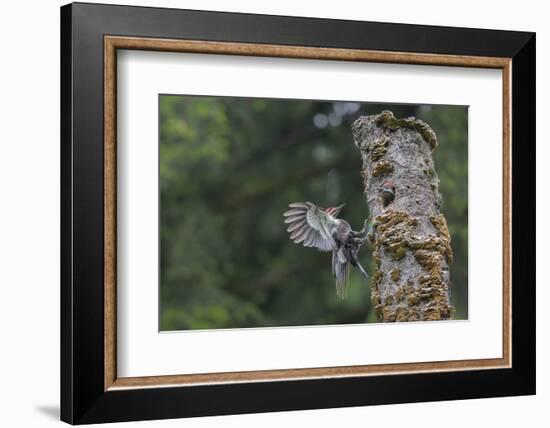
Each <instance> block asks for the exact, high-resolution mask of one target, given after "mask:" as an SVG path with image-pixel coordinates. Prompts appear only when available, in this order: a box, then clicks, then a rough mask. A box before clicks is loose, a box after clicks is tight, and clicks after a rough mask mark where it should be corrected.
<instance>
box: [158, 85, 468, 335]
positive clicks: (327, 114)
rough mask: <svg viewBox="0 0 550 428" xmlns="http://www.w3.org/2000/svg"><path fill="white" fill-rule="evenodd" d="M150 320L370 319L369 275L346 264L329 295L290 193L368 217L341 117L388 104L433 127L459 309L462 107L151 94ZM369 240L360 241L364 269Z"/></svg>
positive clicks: (206, 324) (187, 325) (462, 285)
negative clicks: (341, 284) (156, 298)
mask: <svg viewBox="0 0 550 428" xmlns="http://www.w3.org/2000/svg"><path fill="white" fill-rule="evenodd" d="M159 103H160V203H161V205H160V217H161V224H160V240H161V261H160V263H161V275H160V296H161V299H160V329H161V330H182V329H212V328H242V327H266V326H291V325H314V324H345V323H364V322H375V321H376V319H375V318H374V313H373V310H372V308H371V307H370V290H369V284H368V283H367V282H366V281H365V280H363V279H362V278H361V277H360V276H359V274H357V273H356V272H353V273H352V276H351V284H350V295H349V297H348V299H347V300H344V301H342V300H339V299H338V298H337V297H336V293H335V287H334V281H333V278H332V275H331V268H330V263H331V261H330V260H331V259H330V257H331V256H330V254H329V253H322V252H318V251H315V250H313V249H308V248H303V247H301V246H298V245H295V244H293V243H292V242H291V241H290V240H289V238H288V234H287V232H286V227H285V225H284V224H283V218H282V213H283V212H284V211H285V210H286V207H287V205H288V203H290V202H293V201H303V200H309V201H312V202H315V203H318V204H319V205H321V206H334V205H336V204H340V203H343V202H345V203H346V204H347V205H346V207H345V208H344V210H343V211H342V213H341V216H342V217H343V218H345V219H346V220H348V221H349V222H350V224H351V225H352V227H354V228H355V229H360V228H361V227H362V223H363V220H364V219H365V218H367V217H368V214H369V213H368V208H367V203H366V201H365V198H364V197H363V187H362V179H361V175H360V171H361V160H360V155H359V151H358V150H357V149H356V148H355V145H354V144H353V138H352V135H351V129H350V125H351V123H352V122H353V121H354V120H355V119H356V118H357V117H359V116H360V115H366V114H376V113H379V112H380V111H382V110H392V111H393V112H394V114H395V115H396V116H398V117H408V116H416V117H419V118H421V119H423V120H425V121H426V122H428V123H429V124H431V125H432V127H433V128H434V129H435V131H436V132H437V135H438V138H439V142H440V145H439V147H438V149H437V150H436V151H435V153H434V157H435V163H436V169H437V172H438V174H439V177H440V180H441V188H440V190H441V193H442V195H443V207H442V208H443V211H444V213H445V215H446V217H447V221H448V225H449V229H450V232H451V236H452V246H453V250H454V252H455V262H454V264H453V265H452V266H451V277H452V281H453V288H452V299H453V304H454V305H455V306H456V309H457V315H456V318H466V317H467V293H468V286H467V281H468V260H467V254H468V228H467V221H468V203H467V202H468V198H467V196H468V136H467V128H468V126H467V125H468V124H467V117H468V113H467V109H466V108H464V107H454V106H411V105H403V104H396V105H387V104H384V105H382V104H372V103H368V104H367V103H364V104H359V103H347V102H318V101H296V100H289V101H287V100H272V99H250V98H224V97H200V96H179V95H178V96H176V95H161V96H160V101H159ZM370 251H371V249H370V248H369V247H368V246H366V247H363V249H362V252H361V254H360V257H361V260H362V261H363V264H364V265H365V266H366V268H367V270H368V271H370V272H372V271H373V264H372V260H371V259H370V257H369V256H370Z"/></svg>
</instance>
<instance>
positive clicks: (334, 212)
mask: <svg viewBox="0 0 550 428" xmlns="http://www.w3.org/2000/svg"><path fill="white" fill-rule="evenodd" d="M345 205H346V204H342V205H338V206H337V207H334V208H333V211H332V216H333V217H338V214H340V211H342V208H344V206H345Z"/></svg>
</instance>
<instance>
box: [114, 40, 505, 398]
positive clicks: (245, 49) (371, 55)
mask: <svg viewBox="0 0 550 428" xmlns="http://www.w3.org/2000/svg"><path fill="white" fill-rule="evenodd" d="M118 49H130V50H148V51H168V52H181V53H202V54H214V55H216V54H217V55H244V56H262V57H278V58H297V59H322V60H336V61H359V62H378V63H394V64H418V65H439V66H454V67H476V68H494V69H501V70H502V82H503V85H502V91H503V92H502V94H503V110H502V120H503V122H502V125H503V135H502V137H503V159H502V162H503V177H502V178H503V218H502V222H503V254H502V257H503V259H502V261H503V308H502V314H503V322H502V336H503V337H502V339H503V340H502V344H503V346H502V358H493V359H475V360H457V361H433V362H422V363H402V364H376V365H358V366H343V367H319V368H302V369H281V370H261V371H244V372H229V373H204V374H188V375H170V376H147V377H127V378H119V377H117V367H116V331H117V330H116V327H117V324H116V306H117V305H116V236H117V232H116V227H117V218H116V188H117V184H116V183H117V182H116V177H117V171H116V163H117V162H116V129H117V126H116V124H117V118H116V88H117V86H116V85H117V73H116V68H117V63H116V61H117V57H116V53H117V50H118ZM511 65H512V60H511V58H497V57H479V56H462V55H439V54H420V53H409V52H386V51H371V50H361V49H339V48H321V47H309V46H307V47H306V46H286V45H268V44H255V43H254V44H252V43H233V42H212V41H197V40H171V39H155V38H140V37H119V36H105V37H104V230H105V231H104V329H105V332H104V389H105V391H107V390H111V389H127V388H144V387H147V388H151V387H164V386H193V385H204V384H219V383H242V382H261V381H273V380H277V381H281V380H298V379H312V378H338V377H358V376H372V375H395V374H406V373H423V372H443V371H459V370H474V369H475V370H480V369H496V368H509V367H511V361H512V355H511V347H512V342H511V340H512V331H511V330H512V311H511V291H512V290H511V278H512V265H511V261H512V259H511V239H512V233H511V232H512V231H511V228H512V223H511V221H512V216H511V214H512V212H511V211H512V206H511V191H512V164H511V159H512V158H511V117H512V110H511V82H512V80H511V78H512V71H511V70H512V67H511Z"/></svg>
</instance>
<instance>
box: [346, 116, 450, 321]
mask: <svg viewBox="0 0 550 428" xmlns="http://www.w3.org/2000/svg"><path fill="white" fill-rule="evenodd" d="M352 130H353V136H354V140H355V144H356V146H357V147H358V148H359V150H360V151H361V157H362V161H363V170H362V176H363V179H364V188H365V196H366V198H367V202H368V205H369V211H370V214H371V219H372V230H371V232H370V233H369V239H370V241H371V243H372V244H373V247H374V250H373V258H374V260H375V264H376V271H375V273H374V275H372V282H371V300H372V304H373V307H374V308H375V312H376V314H377V316H378V317H379V319H380V320H381V321H384V322H392V321H421V320H443V319H450V318H451V317H452V316H453V314H454V308H453V307H452V305H451V303H450V299H449V284H450V282H449V264H450V263H451V262H452V258H453V252H452V248H451V237H450V234H449V230H448V228H447V222H446V220H445V217H444V215H443V214H442V213H441V212H440V205H441V195H440V193H439V178H438V176H437V172H436V171H435V167H434V162H433V158H432V151H433V150H435V149H436V148H437V145H438V142H437V136H436V134H435V132H434V131H433V129H432V128H431V127H430V126H429V125H428V124H427V123H425V122H423V121H421V120H419V119H415V118H414V117H411V118H406V119H397V118H395V117H394V115H393V113H391V112H389V111H384V112H382V113H380V114H378V115H373V116H362V117H360V118H359V119H357V120H356V121H355V122H354V123H353V125H352ZM390 180H391V183H392V185H393V186H394V187H395V198H394V199H393V201H392V202H390V203H389V204H388V205H387V206H384V203H383V201H382V198H381V197H380V191H381V189H382V186H383V184H384V183H386V182H388V181H390Z"/></svg>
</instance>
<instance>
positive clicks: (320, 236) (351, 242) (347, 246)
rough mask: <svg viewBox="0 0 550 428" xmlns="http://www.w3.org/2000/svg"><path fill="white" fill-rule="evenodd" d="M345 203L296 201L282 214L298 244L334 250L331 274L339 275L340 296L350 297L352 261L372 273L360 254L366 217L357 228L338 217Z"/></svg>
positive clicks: (355, 265) (362, 269)
mask: <svg viewBox="0 0 550 428" xmlns="http://www.w3.org/2000/svg"><path fill="white" fill-rule="evenodd" d="M344 205H345V204H343V205H340V206H337V207H329V208H321V207H318V206H316V205H315V204H313V203H311V202H293V203H291V204H289V207H290V209H289V210H288V211H286V212H285V213H284V214H283V215H284V217H285V223H286V224H288V229H287V232H289V233H290V239H291V240H292V241H294V243H295V244H300V243H301V244H302V245H303V246H304V247H313V248H317V249H318V250H320V251H327V252H328V251H332V274H333V275H334V277H335V278H336V294H337V295H338V297H340V298H341V299H345V298H346V297H347V291H348V290H347V289H348V282H349V271H350V264H351V266H353V267H355V268H356V269H358V270H359V271H360V272H361V274H363V276H364V277H365V278H368V277H369V276H368V274H367V271H366V270H365V268H363V266H361V264H360V263H359V260H358V258H357V255H358V253H359V248H360V247H361V245H363V243H364V241H365V239H366V233H365V232H366V228H367V222H368V221H367V220H365V224H364V227H363V229H362V230H361V231H359V232H354V231H353V230H352V229H351V226H350V225H349V223H348V222H347V221H345V220H343V219H340V218H338V214H339V213H340V210H341V209H342V208H343V207H344Z"/></svg>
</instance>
